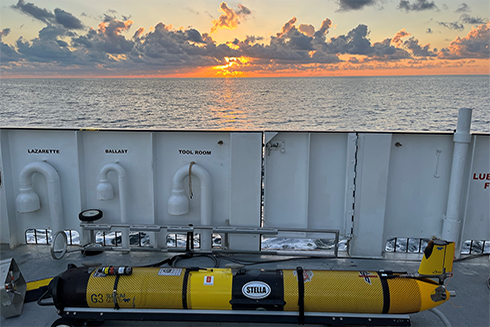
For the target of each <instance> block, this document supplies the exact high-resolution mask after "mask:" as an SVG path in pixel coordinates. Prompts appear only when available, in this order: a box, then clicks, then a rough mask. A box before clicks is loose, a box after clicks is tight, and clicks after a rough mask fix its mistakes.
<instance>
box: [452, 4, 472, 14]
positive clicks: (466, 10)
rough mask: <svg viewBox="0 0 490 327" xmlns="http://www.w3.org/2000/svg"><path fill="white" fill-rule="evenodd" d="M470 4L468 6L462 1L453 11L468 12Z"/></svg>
mask: <svg viewBox="0 0 490 327" xmlns="http://www.w3.org/2000/svg"><path fill="white" fill-rule="evenodd" d="M470 11H471V9H470V6H468V5H467V4H466V3H464V2H463V3H462V4H460V5H459V7H458V9H456V10H455V11H454V12H470Z"/></svg>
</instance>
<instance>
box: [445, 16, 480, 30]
mask: <svg viewBox="0 0 490 327" xmlns="http://www.w3.org/2000/svg"><path fill="white" fill-rule="evenodd" d="M486 22H487V20H486V19H483V18H480V17H471V16H470V15H468V14H462V15H461V16H460V17H459V20H457V21H455V22H439V25H441V26H444V27H446V28H449V29H451V30H458V31H462V30H464V25H463V24H470V25H480V24H485V23H486Z"/></svg>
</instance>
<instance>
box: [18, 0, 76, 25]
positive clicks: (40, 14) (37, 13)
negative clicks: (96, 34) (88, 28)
mask: <svg viewBox="0 0 490 327" xmlns="http://www.w3.org/2000/svg"><path fill="white" fill-rule="evenodd" d="M11 8H13V9H15V10H18V11H20V12H21V13H23V14H26V15H28V16H31V17H32V18H34V19H37V20H39V21H41V22H44V23H46V24H48V25H55V24H59V25H62V26H63V27H64V28H66V29H83V28H84V26H83V24H82V22H81V21H80V20H79V19H78V18H76V17H75V16H73V15H72V14H70V13H69V12H66V11H64V10H62V9H59V8H56V9H55V10H54V14H53V13H52V12H50V11H48V10H47V9H42V8H39V7H37V6H36V5H34V4H33V3H30V2H28V3H26V2H25V1H24V0H19V1H18V2H17V4H16V5H12V6H11Z"/></svg>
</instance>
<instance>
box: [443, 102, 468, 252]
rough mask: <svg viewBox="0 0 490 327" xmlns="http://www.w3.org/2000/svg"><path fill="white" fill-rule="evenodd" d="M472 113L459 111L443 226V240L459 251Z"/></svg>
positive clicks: (466, 110)
mask: <svg viewBox="0 0 490 327" xmlns="http://www.w3.org/2000/svg"><path fill="white" fill-rule="evenodd" d="M471 112H472V109H469V108H461V109H459V116H458V127H457V128H456V133H454V138H453V140H454V152H453V164H452V167H451V179H450V181H449V193H448V197H447V208H446V215H445V216H444V222H443V226H442V238H443V239H444V240H447V241H452V242H455V243H456V249H459V248H460V246H461V240H460V238H461V227H462V226H461V212H460V211H461V210H460V208H461V194H462V192H463V182H464V177H465V176H464V170H465V165H466V157H467V155H468V147H469V144H470V141H471V134H470V126H471ZM456 253H460V251H456ZM458 256H459V255H458Z"/></svg>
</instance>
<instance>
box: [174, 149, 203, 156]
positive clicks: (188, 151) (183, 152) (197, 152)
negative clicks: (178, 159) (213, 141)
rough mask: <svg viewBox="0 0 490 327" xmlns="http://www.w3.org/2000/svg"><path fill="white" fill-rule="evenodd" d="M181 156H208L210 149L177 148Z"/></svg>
mask: <svg viewBox="0 0 490 327" xmlns="http://www.w3.org/2000/svg"><path fill="white" fill-rule="evenodd" d="M179 154H180V155H181V156H210V155H211V150H205V149H201V150H191V149H179Z"/></svg>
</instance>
